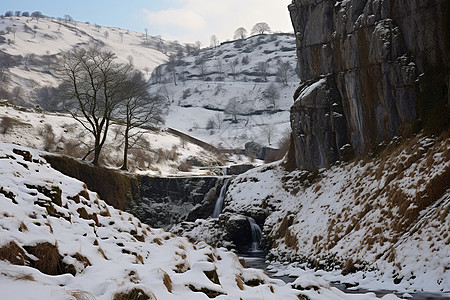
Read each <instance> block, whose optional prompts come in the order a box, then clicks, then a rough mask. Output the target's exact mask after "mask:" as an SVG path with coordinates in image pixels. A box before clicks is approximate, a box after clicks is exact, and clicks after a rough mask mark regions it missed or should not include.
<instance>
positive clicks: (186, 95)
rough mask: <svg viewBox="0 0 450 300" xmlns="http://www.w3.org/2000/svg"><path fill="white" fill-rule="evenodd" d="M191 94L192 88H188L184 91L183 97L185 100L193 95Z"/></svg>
mask: <svg viewBox="0 0 450 300" xmlns="http://www.w3.org/2000/svg"><path fill="white" fill-rule="evenodd" d="M191 95H192V93H191V89H186V90H184V91H183V96H182V98H183V100H185V99H186V98H188V97H189V96H191Z"/></svg>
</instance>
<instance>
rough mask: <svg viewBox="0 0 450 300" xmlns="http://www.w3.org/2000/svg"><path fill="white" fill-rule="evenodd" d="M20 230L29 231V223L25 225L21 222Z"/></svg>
mask: <svg viewBox="0 0 450 300" xmlns="http://www.w3.org/2000/svg"><path fill="white" fill-rule="evenodd" d="M19 231H20V232H25V231H28V227H27V225H25V223H24V222H21V223H20V225H19Z"/></svg>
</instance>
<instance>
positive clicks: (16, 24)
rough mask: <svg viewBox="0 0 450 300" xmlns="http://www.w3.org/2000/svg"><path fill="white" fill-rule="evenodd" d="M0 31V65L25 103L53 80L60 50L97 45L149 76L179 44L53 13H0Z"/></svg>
mask: <svg viewBox="0 0 450 300" xmlns="http://www.w3.org/2000/svg"><path fill="white" fill-rule="evenodd" d="M0 32H1V33H0V51H2V52H3V53H5V54H6V55H3V56H2V61H1V62H0V66H2V67H8V69H7V74H8V75H10V78H11V81H10V84H9V90H10V92H11V91H12V90H13V88H14V87H20V89H21V90H20V93H19V98H20V99H21V103H28V104H32V103H33V99H31V97H30V96H33V95H32V92H33V91H34V90H35V89H37V88H38V87H42V86H45V85H49V86H55V85H57V84H58V82H57V79H56V77H55V76H54V74H53V70H54V67H53V65H54V63H55V61H56V57H57V56H60V55H62V54H63V53H64V52H67V51H71V50H74V49H76V48H79V47H87V46H89V45H93V44H100V45H103V47H104V49H105V50H110V51H113V52H114V53H115V54H116V55H117V57H118V60H119V61H120V62H123V63H129V62H132V63H133V65H134V66H135V68H136V69H137V70H140V71H142V72H143V73H144V75H145V76H146V77H147V78H148V77H150V74H151V72H152V71H153V69H154V68H155V67H157V66H158V65H160V64H162V63H164V62H166V61H167V59H168V55H170V54H172V53H176V52H177V51H178V49H183V46H181V45H179V44H178V43H174V42H169V41H164V40H161V39H159V38H157V37H151V36H148V37H147V38H146V37H145V34H143V33H139V32H134V31H129V30H125V29H120V28H114V27H103V26H97V25H95V24H88V23H80V22H73V21H72V22H66V21H64V20H63V21H59V20H57V19H53V18H42V19H39V20H38V21H37V20H36V19H33V18H31V17H7V18H2V19H0ZM1 38H4V41H3V43H2V42H1ZM8 55H11V57H8ZM13 98H16V97H15V96H14V97H13ZM15 101H16V102H18V101H17V100H15Z"/></svg>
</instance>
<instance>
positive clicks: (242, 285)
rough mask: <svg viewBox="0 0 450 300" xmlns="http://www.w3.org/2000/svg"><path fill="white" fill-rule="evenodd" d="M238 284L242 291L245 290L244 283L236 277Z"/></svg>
mask: <svg viewBox="0 0 450 300" xmlns="http://www.w3.org/2000/svg"><path fill="white" fill-rule="evenodd" d="M236 284H237V286H238V288H239V289H240V290H241V291H243V290H244V281H243V280H242V278H241V277H239V276H238V275H236Z"/></svg>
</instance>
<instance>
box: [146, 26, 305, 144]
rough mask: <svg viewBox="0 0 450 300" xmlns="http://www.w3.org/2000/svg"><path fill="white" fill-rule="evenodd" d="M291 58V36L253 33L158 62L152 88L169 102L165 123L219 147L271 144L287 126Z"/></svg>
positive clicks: (293, 83) (293, 52)
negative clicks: (168, 61)
mask: <svg viewBox="0 0 450 300" xmlns="http://www.w3.org/2000/svg"><path fill="white" fill-rule="evenodd" d="M296 61H297V59H296V48H295V37H294V36H293V35H291V34H271V35H257V36H252V37H249V38H247V39H244V40H236V41H232V42H227V43H223V44H222V45H220V46H217V47H211V48H206V49H202V50H200V51H194V52H193V53H191V54H190V55H188V56H186V57H183V58H181V59H177V60H174V61H173V62H170V63H167V64H164V65H161V66H160V67H158V68H157V69H155V71H154V72H153V74H152V76H151V78H150V81H151V83H152V86H151V90H152V92H153V93H157V94H160V95H161V96H163V97H164V98H166V100H167V101H168V102H169V103H171V108H170V112H169V114H168V116H167V121H166V125H167V126H168V127H173V128H175V129H178V130H181V131H183V132H185V133H188V134H190V135H193V136H195V137H197V138H200V139H202V140H205V141H207V142H209V143H212V144H214V145H216V146H220V147H224V148H243V146H244V144H245V143H246V142H248V141H255V142H258V143H261V144H263V145H266V146H272V147H276V146H277V142H278V141H279V140H280V137H281V136H283V134H285V132H286V131H287V130H288V129H289V109H290V107H291V105H292V103H293V100H292V95H293V94H294V91H295V89H296V88H297V86H298V77H297V75H296V71H295V69H296ZM282 70H284V71H285V73H283V72H282ZM283 77H284V78H283ZM269 87H270V88H269Z"/></svg>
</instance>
